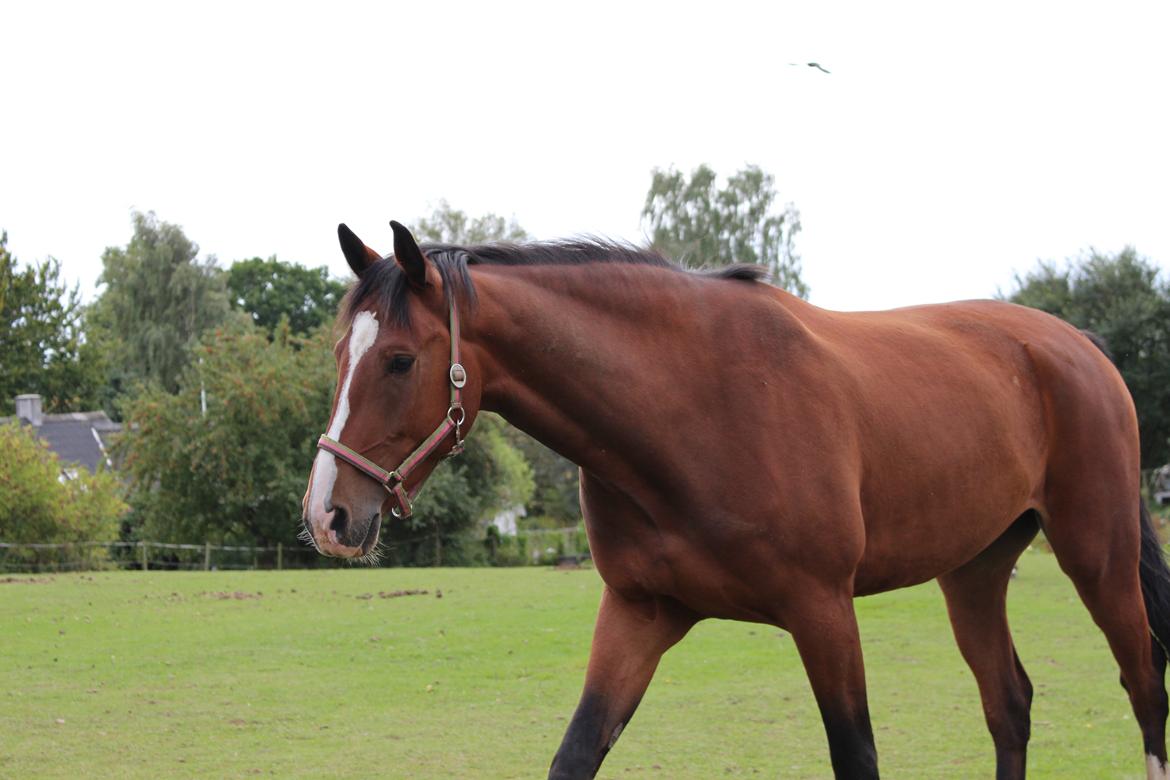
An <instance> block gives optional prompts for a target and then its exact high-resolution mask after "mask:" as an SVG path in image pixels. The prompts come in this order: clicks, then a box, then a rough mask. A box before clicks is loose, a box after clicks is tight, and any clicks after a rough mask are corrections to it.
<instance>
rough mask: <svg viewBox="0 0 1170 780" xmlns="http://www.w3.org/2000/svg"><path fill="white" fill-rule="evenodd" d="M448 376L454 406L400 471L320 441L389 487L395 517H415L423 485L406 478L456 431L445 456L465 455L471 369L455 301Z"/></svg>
mask: <svg viewBox="0 0 1170 780" xmlns="http://www.w3.org/2000/svg"><path fill="white" fill-rule="evenodd" d="M447 377H448V379H449V380H450V382H451V405H450V406H449V407H448V408H447V416H446V418H444V420H443V422H441V423H439V427H438V428H435V430H434V432H433V433H431V435H430V436H428V437H427V438H426V439H424V440H423V443H422V444H420V445H418V447H416V448H415V450H414V452H412V453H410V454H409V455H407V456H406V459H405V460H404V461H402V463H400V464H398V468H396V469H394V470H392V471H387V470H386V469H384V468H382V467H381V466H379V465H378V464H377V463H374V461H372V460H370V459H369V458H367V457H365V456H364V455H362V454H360V453H358V452H356V451H354V450H351V449H350V448H349V447H346V446H345V445H344V444H342V443H341V442H339V441H338V440H337V439H331V438H329V437H328V436H326V435H325V434H322V435H321V438H320V439H318V440H317V447H318V449H322V450H325V451H326V452H329V453H332V454H333V456H334V457H337V458H340V459H341V460H343V461H345V462H346V463H348V464H349V465H351V466H353V467H354V468H355V469H357V470H358V471H360V472H362V473H363V474H366V475H367V476H369V477H371V478H373V479H375V480H377V481H378V482H379V483H380V484H381V485H382V487H384V488H386V491H387V492H388V493H389V494H390V495H391V496H393V498H394V500H395V502H396V503H397V504H398V506H396V507H393V508H392V509H391V510H390V511H391V512H392V513H393V514H394V516H395V517H398V518H406V517H410V516H411V514H412V512H413V510H412V508H411V502H412V501H413V500H414V498H415V497H416V496H417V495H418V492H419V491H420V490H422V486H423V483H422V482H421V481H420V482H419V483H418V484H417V485H415V486H414V487H413V488H411V489H410V490H407V488H406V479H407V477H409V476H410V472H412V471H414V469H415V468H417V467H418V465H419V464H420V463H422V462H423V461H424V460H426V459H427V456H429V455H430V454H431V453H432V452H434V451H435V450H436V449H437V448H438V446H439V444H440V443H441V442H442V441H443V439H445V438H446V437H447V434H448V433H451V432H452V431H454V432H455V443H454V444H453V445H451V450H450V451H449V452H448V453H447V454H446V455H444V456H443V457H444V458H450V457H452V456H454V455H458V454H459V453H461V452H463V422H464V420H466V419H467V411H466V410H465V409H464V408H463V397H462V393H461V390H462V389H463V386H464V385H465V384H467V370H466V369H465V368H463V364H462V363H460V362H459V315H458V313H457V312H456V311H455V299H454V298H452V299H451V368H450V370H448V371H447Z"/></svg>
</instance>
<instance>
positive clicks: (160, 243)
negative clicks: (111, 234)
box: [0, 166, 1170, 565]
mask: <svg viewBox="0 0 1170 780" xmlns="http://www.w3.org/2000/svg"><path fill="white" fill-rule="evenodd" d="M641 216H642V220H643V225H644V228H645V229H646V231H647V235H648V237H649V238H650V241H651V243H652V244H653V245H655V246H656V247H658V248H659V249H661V250H662V251H663V252H664V253H666V254H668V255H669V256H671V257H674V258H675V259H677V260H678V261H680V262H682V263H684V264H686V265H688V266H711V265H719V264H725V263H741V262H742V263H753V264H760V265H764V266H766V267H767V268H768V269H769V272H770V274H771V277H772V279H773V281H774V283H776V284H779V285H780V286H783V287H785V288H786V289H788V290H790V291H792V292H794V293H795V294H797V295H801V296H805V297H806V296H807V295H808V287H807V285H806V284H805V283H804V281H803V279H802V276H801V258H800V256H799V254H798V253H797V251H796V238H797V236H798V234H799V232H800V228H801V226H800V214H799V211H798V210H797V209H796V207H795V206H794V205H792V204H787V205H781V204H778V203H777V198H776V190H775V182H774V179H773V178H772V176H771V175H770V174H768V173H766V172H764V171H763V170H761V169H760V168H758V167H755V166H747V167H745V168H744V169H743V170H741V171H739V172H737V173H735V174H733V175H732V176H730V177H728V178H727V179H726V180H725V181H722V182H721V181H720V179H719V177H718V176H717V175H716V174H715V172H714V171H712V170H711V169H710V168H708V167H707V166H700V167H699V168H698V169H696V170H694V171H692V172H690V173H689V174H686V173H683V172H680V171H677V170H673V169H667V170H657V169H656V170H654V171H653V172H652V173H651V183H650V187H649V190H648V192H647V196H646V199H645V202H644V206H643V210H642V214H641ZM412 229H413V230H414V232H415V234H416V236H417V237H418V238H419V239H420V240H421V241H424V242H428V241H429V242H437V243H457V244H468V243H483V242H489V241H500V240H503V241H525V240H528V238H529V236H528V234H527V233H526V231H525V230H524V229H523V228H522V227H521V226H520V225H519V224H518V223H517V221H516V220H515V219H511V220H509V219H505V218H503V217H500V216H498V215H495V214H486V215H482V216H472V215H468V214H466V213H465V212H463V211H460V210H458V209H456V208H453V207H451V206H450V205H449V204H447V203H446V202H441V203H440V204H439V205H438V207H437V208H435V209H434V211H433V212H432V213H431V214H430V215H428V216H426V217H423V218H421V219H419V220H417V221H416V222H415V223H414V224H413V226H412ZM102 266H103V270H102V273H101V276H100V280H99V283H100V285H101V287H102V289H101V293H100V295H98V296H97V297H96V298H95V300H93V302H92V303H90V304H88V305H82V303H81V299H80V295H79V291H78V288H77V287H76V286H73V287H70V286H69V285H68V284H67V283H66V282H65V281H64V280H63V279H62V278H61V268H60V263H59V262H57V261H56V260H54V259H52V258H49V259H46V260H44V261H40V262H32V263H29V264H27V265H24V266H21V265H20V264H19V263H18V262H17V260H16V258H14V257H13V256H12V255H11V253H10V252H9V251H8V249H7V235H6V234H3V233H0V361H3V362H2V368H3V370H2V371H0V414H11V413H12V404H13V398H14V397H15V396H16V395H17V394H20V393H28V392H35V393H39V394H40V395H41V396H42V397H43V399H44V404H45V409H46V411H47V412H54V411H80V410H92V409H104V410H105V411H106V412H107V413H108V414H109V415H110V416H111V417H113V418H114V419H116V420H121V421H122V422H123V424H124V428H123V433H122V435H121V437H120V440H119V442H118V444H117V447H116V449H115V452H114V453H113V454H114V456H115V458H116V460H117V462H118V475H119V477H120V479H114V478H112V477H111V476H110V475H98V476H96V477H92V478H91V477H88V476H87V477H85V481H82V482H78V483H77V484H65V483H61V482H59V481H58V480H56V478H55V477H53V478H51V479H50V478H49V477H50V476H51V475H53V474H54V473H55V471H54V470H58V471H59V466H60V464H57V463H56V462H55V461H54V460H53V457H52V455H51V453H49V452H48V451H47V449H46V448H45V447H44V445H43V444H40V443H37V442H36V441H35V440H33V439H32V437H30V436H29V435H28V434H27V432H22V431H21V430H19V428H18V427H14V426H9V428H7V429H5V430H4V431H3V432H2V433H3V438H2V439H0V469H2V472H0V541H9V542H12V541H38V542H43V541H54V540H57V539H62V540H81V539H95V538H97V537H101V536H103V535H105V538H106V539H114V538H117V539H119V540H124V541H134V540H139V539H149V540H152V541H162V542H203V541H207V542H211V543H213V544H239V543H242V544H253V543H255V544H261V545H273V544H276V543H282V544H284V545H286V546H292V545H294V544H296V543H297V542H296V534H297V531H298V522H297V519H298V518H299V516H300V511H301V510H300V501H301V496H302V495H303V492H304V489H305V484H306V479H307V475H308V473H309V468H310V466H311V463H312V460H313V458H314V456H315V452H316V450H315V444H316V439H317V436H318V434H319V433H320V431H321V429H322V428H323V426H324V425H325V423H326V421H327V419H328V416H329V411H330V405H331V401H332V396H333V390H334V383H335V381H336V369H335V366H334V363H333V357H332V350H331V346H332V343H333V341H334V340H335V339H336V337H337V336H338V335H339V334H336V333H334V332H333V321H334V318H335V316H336V313H337V309H338V304H339V303H340V301H341V299H342V297H343V296H344V294H345V291H346V289H347V286H348V281H347V280H340V279H334V278H331V277H330V276H329V273H328V271H327V269H326V268H325V267H318V268H306V267H303V266H301V265H298V264H296V263H290V262H286V261H283V260H279V259H277V258H276V257H268V258H260V257H254V258H248V259H242V260H238V261H236V262H234V263H232V264H231V265H229V266H228V267H226V268H224V267H222V266H221V265H220V264H219V262H218V261H217V260H216V258H214V257H211V256H201V255H200V253H199V247H198V245H197V244H196V243H195V242H194V241H192V240H191V239H190V238H189V237H187V236H186V235H185V233H184V231H183V230H182V228H181V227H180V226H178V225H176V224H172V223H168V222H165V221H163V220H161V219H159V218H158V217H157V216H155V215H154V214H153V213H135V214H134V215H133V217H132V235H131V237H130V239H129V241H128V242H127V243H126V244H125V245H124V246H118V247H110V248H108V249H107V250H106V251H105V252H104V253H103V255H102ZM1001 297H1006V298H1008V299H1010V300H1013V301H1015V302H1018V303H1022V304H1024V305H1029V306H1035V307H1037V308H1041V309H1044V310H1045V311H1049V312H1051V313H1053V314H1056V315H1057V316H1061V317H1064V318H1065V319H1067V320H1069V321H1070V322H1073V323H1074V324H1076V325H1077V326H1078V327H1086V328H1090V329H1092V330H1095V331H1097V332H1098V333H1100V334H1101V335H1103V336H1105V337H1106V339H1108V340H1109V342H1110V344H1111V345H1112V348H1113V351H1114V353H1115V357H1116V359H1117V363H1118V366H1119V368H1120V369H1121V371H1122V373H1123V375H1124V376H1125V378H1126V381H1127V383H1129V386H1130V388H1131V390H1132V392H1133V394H1134V398H1135V401H1136V403H1137V406H1138V409H1139V414H1140V415H1141V419H1142V434H1143V450H1142V452H1143V464H1144V466H1145V467H1146V468H1152V467H1155V466H1157V465H1160V464H1161V463H1164V462H1166V461H1167V460H1170V289H1168V287H1167V283H1166V282H1165V281H1164V280H1162V279H1161V278H1160V277H1159V274H1158V272H1157V269H1156V266H1155V265H1154V264H1153V263H1151V262H1150V261H1149V260H1148V259H1146V258H1143V257H1141V256H1140V255H1138V254H1137V252H1136V251H1135V250H1133V249H1126V250H1124V251H1122V252H1121V253H1119V254H1117V255H1113V256H1107V255H1102V254H1099V253H1095V252H1093V253H1090V254H1088V255H1086V256H1085V257H1083V258H1079V259H1076V260H1074V261H1070V262H1068V263H1066V264H1064V265H1062V266H1061V265H1057V264H1055V263H1051V262H1046V263H1042V264H1040V265H1039V266H1038V267H1037V268H1036V269H1035V270H1033V271H1031V272H1028V273H1027V274H1026V275H1024V276H1021V277H1017V278H1016V279H1015V280H1014V287H1013V289H1012V291H1011V292H1010V293H1008V294H1007V295H1005V296H1001ZM38 464H39V465H38ZM38 469H39V471H38ZM34 472H35V473H36V474H38V475H39V476H38V477H37V478H36V479H33V478H32V477H31V476H27V475H31V474H33V473H34ZM18 474H24V475H26V478H19V479H18V478H17V477H16V476H15V475H18ZM16 482H21V485H20V486H19V488H18V487H16V486H15V483H16ZM86 506H88V507H89V509H88V510H85V509H84V507H86ZM30 507H40V508H39V509H35V510H33V509H30ZM520 508H522V509H523V510H524V512H525V513H526V517H525V518H524V519H522V520H521V521H520V522H521V526H522V527H530V528H536V527H539V528H556V527H572V526H575V525H576V524H577V522H578V521H579V518H580V506H579V504H578V498H577V471H576V468H575V467H574V466H573V465H572V464H571V463H569V462H568V461H566V460H565V459H563V458H561V457H560V456H559V455H557V454H556V453H553V452H551V451H550V450H548V449H547V448H545V447H543V446H542V445H540V444H539V443H538V442H536V441H534V440H532V439H531V438H529V437H528V436H526V435H525V434H523V433H522V432H520V431H518V430H516V429H514V428H512V427H510V426H508V425H507V424H506V423H505V422H504V421H503V420H501V419H500V418H498V417H495V416H493V415H487V414H485V415H482V416H481V417H480V419H479V421H478V422H477V425H476V430H475V435H473V436H471V437H470V438H469V439H468V450H467V453H466V455H465V457H463V458H459V459H455V460H454V461H448V462H447V463H446V464H445V465H443V466H442V467H440V468H439V469H437V470H436V472H435V474H434V476H433V477H432V479H431V480H430V482H429V483H428V486H427V490H426V491H424V492H423V494H422V496H421V497H420V500H419V502H418V504H417V505H416V511H415V514H414V516H413V517H412V518H410V519H409V520H408V521H406V522H396V523H388V524H387V525H386V527H385V530H384V540H385V544H384V548H385V552H384V555H385V558H386V560H387V561H388V562H389V563H392V564H399V565H430V564H437V563H445V564H468V563H486V562H519V561H520V560H522V559H525V558H527V557H528V553H527V551H526V550H524V549H522V547H521V545H522V542H519V541H517V540H516V539H501V538H499V537H498V536H497V535H494V534H489V538H488V539H487V540H486V543H485V541H484V533H483V531H482V530H481V526H482V524H483V523H484V521H485V520H487V519H488V518H491V517H492V516H494V515H496V514H497V513H500V512H508V511H515V510H517V509H520ZM30 511H32V512H33V513H34V514H36V512H40V514H39V515H37V516H38V517H42V520H41V521H38V522H35V523H30V522H26V521H25V519H24V518H25V517H26V516H27V515H28V513H29V512H30ZM87 512H88V514H87ZM52 517H57V518H58V520H59V522H57V523H56V524H54V522H52V521H51V520H50V518H52ZM54 528H57V531H53V529H54ZM521 539H522V537H521Z"/></svg>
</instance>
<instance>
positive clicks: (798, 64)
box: [788, 62, 829, 73]
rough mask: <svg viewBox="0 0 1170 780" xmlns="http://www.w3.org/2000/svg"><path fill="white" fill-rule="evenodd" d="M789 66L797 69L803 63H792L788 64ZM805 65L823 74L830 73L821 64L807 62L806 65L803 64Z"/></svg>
mask: <svg viewBox="0 0 1170 780" xmlns="http://www.w3.org/2000/svg"><path fill="white" fill-rule="evenodd" d="M788 64H789V65H795V66H796V67H800V66H801V64H802V63H799V62H790V63H788ZM803 64H804V65H807V66H808V67H810V68H816V69H817V70H819V71H820V72H821V73H828V72H829V71H827V70H825V68H824V66H822V65H821V64H820V63H819V62H805V63H803Z"/></svg>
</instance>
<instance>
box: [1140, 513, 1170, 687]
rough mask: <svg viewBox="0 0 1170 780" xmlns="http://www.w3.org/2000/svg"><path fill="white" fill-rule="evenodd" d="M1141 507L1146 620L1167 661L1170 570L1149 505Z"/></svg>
mask: <svg viewBox="0 0 1170 780" xmlns="http://www.w3.org/2000/svg"><path fill="white" fill-rule="evenodd" d="M1138 503H1139V504H1141V516H1142V520H1141V522H1142V562H1141V577H1142V598H1143V599H1145V602H1146V617H1147V619H1148V620H1149V621H1150V632H1151V633H1152V634H1153V635H1154V645H1155V649H1157V648H1159V647H1160V648H1161V650H1162V655H1163V661H1162V663H1163V664H1165V657H1166V656H1168V655H1170V652H1168V651H1167V648H1168V647H1170V567H1168V566H1167V565H1166V554H1165V552H1163V550H1162V540H1161V539H1159V538H1158V530H1157V529H1156V528H1154V521H1153V519H1151V518H1150V511H1149V510H1148V509H1146V504H1145V502H1144V501H1142V500H1141V499H1138Z"/></svg>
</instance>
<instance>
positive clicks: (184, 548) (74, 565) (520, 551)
mask: <svg viewBox="0 0 1170 780" xmlns="http://www.w3.org/2000/svg"><path fill="white" fill-rule="evenodd" d="M430 538H433V534H428V535H424V536H422V537H419V539H422V540H425V539H430ZM419 539H412V540H410V541H414V542H417V541H419ZM483 541H485V540H481V542H480V543H482V542H483ZM499 541H500V542H502V543H503V546H504V547H506V548H508V549H510V550H512V551H514V557H513V558H512V559H508V558H506V557H501V558H500V560H499V561H498V562H499V563H501V564H503V565H525V564H553V563H557V562H558V561H560V560H562V559H564V558H572V559H575V560H580V559H583V558H586V557H588V555H589V544H588V541H587V540H586V539H585V532H584V529H583V528H582V527H581V526H578V527H576V528H547V529H532V530H527V531H521V532H520V534H519V535H518V536H513V537H501V538H500V540H499ZM391 547H393V545H391ZM494 553H495V551H493V555H492V557H491V559H490V560H488V561H484V562H485V563H489V564H495V563H497V560H496V556H495V554H494ZM391 562H392V561H391ZM348 564H349V562H348V561H344V560H340V559H337V558H327V557H325V556H322V555H321V554H320V553H318V552H317V551H316V550H315V549H313V548H312V547H309V546H307V545H298V546H296V547H286V546H284V545H283V544H279V543H278V544H276V545H272V546H260V545H220V544H211V543H204V544H173V543H169V542H151V541H139V542H72V543H62V544H19V543H4V542H0V572H44V571H85V570H91V569H134V570H139V571H150V570H156V571H163V570H166V571H216V570H225V569H277V570H280V569H319V568H333V567H338V566H346V565H348Z"/></svg>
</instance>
